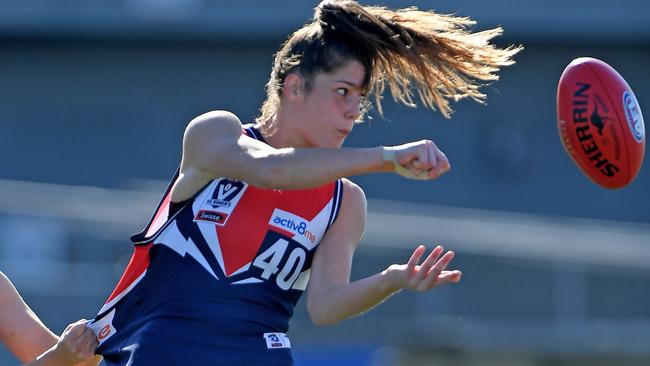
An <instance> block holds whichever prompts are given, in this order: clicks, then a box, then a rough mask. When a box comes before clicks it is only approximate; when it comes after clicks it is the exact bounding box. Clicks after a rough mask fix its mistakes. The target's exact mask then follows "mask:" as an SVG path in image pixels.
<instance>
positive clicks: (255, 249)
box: [90, 125, 342, 366]
mask: <svg viewBox="0 0 650 366" xmlns="http://www.w3.org/2000/svg"><path fill="white" fill-rule="evenodd" d="M243 133H245V134H247V135H248V136H249V137H252V138H255V139H258V140H260V141H264V140H263V138H262V136H261V134H260V133H259V131H258V130H257V129H256V128H255V127H254V126H252V125H245V126H243ZM177 178H178V171H177V172H176V175H175V177H174V178H173V179H172V180H171V182H170V184H169V186H168V188H167V190H166V192H165V194H164V195H163V198H162V200H161V202H160V203H159V205H158V208H157V209H156V211H155V213H154V215H153V217H152V218H151V220H150V221H149V223H148V224H147V226H146V227H145V228H144V230H143V231H142V232H140V233H139V234H136V235H134V236H132V240H133V242H134V244H135V251H134V254H133V256H132V257H131V260H130V262H129V264H128V265H127V268H126V270H125V272H124V274H123V276H122V278H121V279H120V281H119V282H118V284H117V286H116V288H115V290H114V291H113V293H112V294H111V295H110V296H109V298H108V300H107V301H106V303H105V304H104V306H103V307H102V308H101V310H100V311H99V313H98V315H97V317H96V318H95V320H93V321H92V322H91V324H90V326H91V328H93V330H95V332H96V333H97V336H98V339H99V341H100V346H99V348H98V351H97V353H98V354H102V355H104V359H105V361H106V363H107V364H109V365H125V364H127V363H128V364H129V365H134V366H137V365H138V364H142V365H144V364H151V363H156V364H168V365H174V364H179V365H181V364H194V361H193V360H195V361H196V363H197V364H204V363H205V364H209V363H207V362H206V361H208V360H220V362H225V361H226V360H230V361H231V362H233V363H231V364H242V362H241V361H242V360H246V362H247V363H248V364H249V366H252V365H262V364H267V362H268V364H278V365H280V364H287V365H289V364H291V362H289V361H286V362H285V359H290V353H289V354H288V358H287V357H286V355H285V356H283V357H284V359H283V360H275V361H270V360H271V359H270V358H269V357H274V356H273V354H271V353H269V354H265V352H267V351H268V350H270V351H278V350H274V349H273V348H279V349H286V348H288V347H290V344H289V341H288V338H286V337H285V336H284V334H283V333H284V332H286V331H287V330H288V328H289V325H288V322H289V319H290V318H291V316H292V315H293V309H294V306H295V305H296V303H297V301H298V299H299V297H300V296H301V294H302V293H303V291H304V290H305V288H306V285H307V281H308V279H309V271H310V267H311V261H312V257H313V255H314V252H315V250H316V248H317V246H318V243H319V242H320V240H321V238H322V237H323V236H324V234H325V232H326V231H327V229H328V228H329V227H330V226H331V225H332V223H333V222H334V220H335V219H336V217H337V214H338V210H339V205H340V201H341V197H342V182H341V180H337V181H335V182H332V183H329V184H325V185H322V186H320V187H317V188H312V189H302V190H272V189H260V188H257V187H254V186H252V185H249V184H247V183H246V182H242V181H237V180H233V179H228V178H217V179H214V180H212V181H211V182H209V183H208V184H207V185H206V186H204V187H203V188H202V189H200V190H199V192H197V193H196V194H195V195H194V196H193V197H192V198H190V199H189V200H187V201H185V202H183V203H172V202H170V196H171V187H172V186H173V184H174V182H175V181H176V179H177ZM165 344H169V347H167V346H164V345H165ZM286 351H287V352H288V351H289V350H286ZM134 355H136V356H137V355H140V360H141V361H140V362H134ZM135 360H136V361H137V357H136V358H135ZM172 360H173V361H172ZM219 364H222V363H219ZM223 364H229V363H223Z"/></svg>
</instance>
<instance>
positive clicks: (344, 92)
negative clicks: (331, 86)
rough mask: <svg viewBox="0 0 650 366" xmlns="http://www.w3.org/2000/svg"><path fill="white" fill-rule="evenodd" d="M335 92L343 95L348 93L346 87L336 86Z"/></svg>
mask: <svg viewBox="0 0 650 366" xmlns="http://www.w3.org/2000/svg"><path fill="white" fill-rule="evenodd" d="M336 92H337V93H338V94H340V95H342V96H344V97H345V96H347V95H348V88H338V89H336Z"/></svg>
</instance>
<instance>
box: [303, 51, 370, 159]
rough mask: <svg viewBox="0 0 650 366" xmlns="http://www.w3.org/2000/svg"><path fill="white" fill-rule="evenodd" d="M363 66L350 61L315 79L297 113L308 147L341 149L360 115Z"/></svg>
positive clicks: (363, 76) (357, 62)
mask: <svg viewBox="0 0 650 366" xmlns="http://www.w3.org/2000/svg"><path fill="white" fill-rule="evenodd" d="M365 74H366V72H365V69H364V67H363V65H362V64H361V63H360V62H359V61H356V60H350V61H347V62H346V63H344V64H343V65H342V66H341V67H339V68H338V69H336V70H335V71H333V72H331V73H320V74H317V75H315V77H314V79H313V81H312V88H311V89H310V90H308V91H306V92H305V94H304V97H303V98H302V100H301V102H300V106H299V108H297V110H296V111H297V113H299V114H300V117H301V119H302V121H301V122H300V125H301V134H302V140H303V142H304V143H305V145H306V146H311V147H341V145H342V144H343V142H344V141H345V138H346V137H347V136H348V135H349V134H350V132H351V131H352V127H353V126H354V122H355V121H356V120H357V119H358V118H359V116H360V114H361V99H362V97H363V90H362V89H361V88H362V85H363V81H364V78H365Z"/></svg>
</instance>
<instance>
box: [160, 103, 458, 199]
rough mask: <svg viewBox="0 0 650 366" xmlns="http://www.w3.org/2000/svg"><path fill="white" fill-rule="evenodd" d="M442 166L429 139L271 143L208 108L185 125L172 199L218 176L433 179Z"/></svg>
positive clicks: (279, 180) (317, 180)
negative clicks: (387, 144) (357, 144)
mask: <svg viewBox="0 0 650 366" xmlns="http://www.w3.org/2000/svg"><path fill="white" fill-rule="evenodd" d="M397 166H400V167H402V168H403V169H396V167H397ZM447 170H449V161H448V160H447V158H446V157H445V155H444V154H443V153H442V152H441V151H440V150H439V149H438V148H437V147H436V145H435V144H433V142H431V141H429V140H422V141H418V142H413V143H409V144H404V145H400V146H395V147H391V148H384V147H375V148H280V149H276V148H273V147H271V146H269V145H267V144H265V143H263V142H260V141H257V140H255V139H253V138H250V137H248V136H246V135H245V134H242V130H241V123H240V121H239V119H238V118H237V116H235V115H234V114H232V113H230V112H226V111H213V112H209V113H206V114H203V115H201V116H199V117H197V118H195V119H194V120H192V121H191V122H190V123H189V125H188V126H187V129H186V130H185V135H184V137H183V159H182V161H181V171H180V176H179V179H178V181H177V182H176V184H175V185H174V187H173V190H172V200H173V201H176V202H177V201H182V200H185V199H187V198H189V197H191V196H192V194H194V193H195V192H196V191H198V189H199V188H201V187H202V186H203V185H204V184H205V183H207V182H208V181H210V180H212V179H214V178H217V177H227V178H232V179H237V180H242V181H246V182H248V183H250V184H252V185H254V186H257V187H260V188H273V189H300V188H309V187H315V186H319V185H321V184H325V183H327V182H332V181H334V180H336V179H338V178H342V177H347V176H352V175H358V174H365V173H375V172H397V173H398V174H411V175H412V176H413V177H416V176H417V177H418V178H420V179H435V178H437V177H438V176H440V175H441V174H443V173H445V172H446V171H447ZM407 172H410V173H407Z"/></svg>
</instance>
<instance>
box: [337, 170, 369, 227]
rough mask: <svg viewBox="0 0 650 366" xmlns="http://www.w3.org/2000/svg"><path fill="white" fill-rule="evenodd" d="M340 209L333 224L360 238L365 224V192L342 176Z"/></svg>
mask: <svg viewBox="0 0 650 366" xmlns="http://www.w3.org/2000/svg"><path fill="white" fill-rule="evenodd" d="M342 181H343V197H342V201H341V209H340V211H339V216H338V218H337V219H336V222H335V225H336V226H338V227H340V228H341V229H342V230H343V231H346V232H349V233H350V234H353V235H354V236H355V237H356V238H360V237H361V234H362V233H363V231H364V229H365V226H366V206H367V205H366V194H365V193H364V192H363V189H361V187H359V185H357V184H356V183H354V182H352V181H351V180H349V179H346V178H343V179H342Z"/></svg>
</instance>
